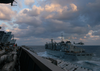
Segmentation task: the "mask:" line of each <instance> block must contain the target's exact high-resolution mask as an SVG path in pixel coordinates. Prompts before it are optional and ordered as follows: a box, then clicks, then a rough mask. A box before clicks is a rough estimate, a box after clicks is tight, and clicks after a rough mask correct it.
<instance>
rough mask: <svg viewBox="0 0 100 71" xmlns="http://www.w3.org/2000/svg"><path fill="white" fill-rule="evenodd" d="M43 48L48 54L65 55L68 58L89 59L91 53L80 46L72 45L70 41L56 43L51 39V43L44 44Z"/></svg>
mask: <svg viewBox="0 0 100 71" xmlns="http://www.w3.org/2000/svg"><path fill="white" fill-rule="evenodd" d="M45 49H46V50H47V53H49V54H52V55H54V56H62V57H67V59H70V60H90V59H91V58H92V55H93V54H92V53H87V52H85V49H83V48H81V47H77V46H74V45H73V44H71V42H70V41H66V42H64V41H61V42H59V43H56V42H53V39H51V43H46V44H45Z"/></svg>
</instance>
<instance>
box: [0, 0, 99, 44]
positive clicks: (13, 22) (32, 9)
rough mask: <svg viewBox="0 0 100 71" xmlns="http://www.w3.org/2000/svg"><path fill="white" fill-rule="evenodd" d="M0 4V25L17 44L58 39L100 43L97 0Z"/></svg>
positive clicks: (38, 0) (55, 0) (25, 1)
mask: <svg viewBox="0 0 100 71" xmlns="http://www.w3.org/2000/svg"><path fill="white" fill-rule="evenodd" d="M16 1H17V4H16V3H14V4H15V5H17V6H10V4H6V5H5V4H0V26H2V29H1V30H3V31H6V32H9V31H12V34H14V35H15V38H16V39H17V42H16V43H17V44H18V45H44V44H45V43H46V42H50V39H51V38H53V39H54V40H55V41H56V42H59V41H61V33H63V36H64V40H65V41H66V40H70V41H71V42H73V41H75V42H80V41H82V42H84V43H85V44H86V45H99V43H100V0H85V1H84V0H16Z"/></svg>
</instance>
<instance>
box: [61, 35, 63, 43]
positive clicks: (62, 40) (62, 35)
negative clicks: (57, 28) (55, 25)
mask: <svg viewBox="0 0 100 71" xmlns="http://www.w3.org/2000/svg"><path fill="white" fill-rule="evenodd" d="M61 41H63V33H61Z"/></svg>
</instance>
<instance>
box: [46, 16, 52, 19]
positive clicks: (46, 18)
mask: <svg viewBox="0 0 100 71" xmlns="http://www.w3.org/2000/svg"><path fill="white" fill-rule="evenodd" d="M52 17H53V15H48V16H47V17H46V18H45V19H49V18H52Z"/></svg>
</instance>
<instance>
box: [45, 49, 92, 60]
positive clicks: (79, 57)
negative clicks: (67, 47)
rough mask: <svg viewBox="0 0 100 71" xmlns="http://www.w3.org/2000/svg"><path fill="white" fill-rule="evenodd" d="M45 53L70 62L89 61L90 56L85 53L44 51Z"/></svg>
mask: <svg viewBox="0 0 100 71" xmlns="http://www.w3.org/2000/svg"><path fill="white" fill-rule="evenodd" d="M46 51H47V53H48V54H50V55H53V56H56V57H62V58H65V59H66V60H71V61H77V60H91V58H92V54H87V53H81V54H80V53H77V54H74V53H66V52H62V51H54V50H49V49H46Z"/></svg>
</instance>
